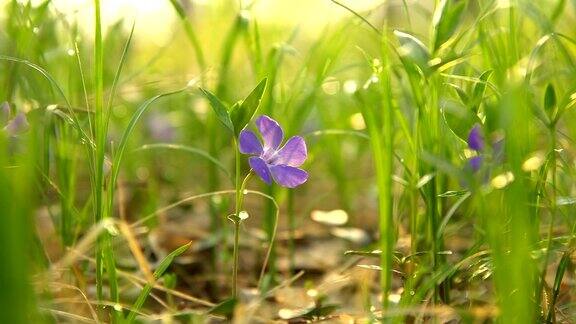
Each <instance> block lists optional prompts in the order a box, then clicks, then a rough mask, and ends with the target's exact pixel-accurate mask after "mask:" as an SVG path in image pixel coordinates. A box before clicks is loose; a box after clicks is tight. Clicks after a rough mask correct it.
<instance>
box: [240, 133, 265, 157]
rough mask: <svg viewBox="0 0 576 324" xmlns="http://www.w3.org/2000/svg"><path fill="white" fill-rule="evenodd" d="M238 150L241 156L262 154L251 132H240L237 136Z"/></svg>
mask: <svg viewBox="0 0 576 324" xmlns="http://www.w3.org/2000/svg"><path fill="white" fill-rule="evenodd" d="M239 142H240V143H239V149H240V153H242V154H255V155H260V154H262V144H260V140H259V139H258V137H257V136H256V134H254V133H253V132H251V131H249V130H245V129H244V130H242V131H241V132H240V136H239Z"/></svg>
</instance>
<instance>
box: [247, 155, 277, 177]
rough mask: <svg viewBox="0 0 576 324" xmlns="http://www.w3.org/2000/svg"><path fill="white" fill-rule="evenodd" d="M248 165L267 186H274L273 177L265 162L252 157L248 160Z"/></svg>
mask: <svg viewBox="0 0 576 324" xmlns="http://www.w3.org/2000/svg"><path fill="white" fill-rule="evenodd" d="M248 163H249V164H250V167H251V168H252V170H254V172H256V174H257V175H258V176H259V177H260V179H262V181H264V182H266V183H267V184H272V175H271V174H270V169H269V168H268V165H267V164H266V162H264V160H262V159H261V158H259V157H257V156H252V157H251V158H249V159H248Z"/></svg>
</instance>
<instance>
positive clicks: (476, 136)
mask: <svg viewBox="0 0 576 324" xmlns="http://www.w3.org/2000/svg"><path fill="white" fill-rule="evenodd" d="M468 147H469V148H471V149H473V150H474V151H481V150H482V148H484V139H483V138H482V132H481V130H480V125H478V124H476V125H474V127H472V129H471V130H470V133H469V134H468Z"/></svg>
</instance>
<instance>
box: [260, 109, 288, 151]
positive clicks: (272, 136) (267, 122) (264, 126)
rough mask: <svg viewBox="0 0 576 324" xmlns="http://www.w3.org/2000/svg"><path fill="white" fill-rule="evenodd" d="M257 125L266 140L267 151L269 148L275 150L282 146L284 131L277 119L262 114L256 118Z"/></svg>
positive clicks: (265, 148) (265, 147)
mask: <svg viewBox="0 0 576 324" xmlns="http://www.w3.org/2000/svg"><path fill="white" fill-rule="evenodd" d="M256 126H257V127H258V130H259V131H260V134H261V135H262V139H263V140H264V150H265V151H267V150H269V149H274V150H275V149H277V148H278V147H279V146H280V143H282V139H283V138H284V132H283V131H282V128H281V127H280V125H279V124H278V122H277V121H275V120H274V119H272V118H270V117H268V116H266V115H262V116H260V117H258V119H256Z"/></svg>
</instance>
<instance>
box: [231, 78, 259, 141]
mask: <svg viewBox="0 0 576 324" xmlns="http://www.w3.org/2000/svg"><path fill="white" fill-rule="evenodd" d="M267 81H268V80H267V79H266V78H264V79H263V80H262V81H260V83H258V85H257V86H256V88H254V90H252V92H250V94H249V95H248V96H247V97H246V99H244V100H243V101H242V102H240V103H236V104H234V106H232V108H230V119H231V121H232V125H234V134H235V135H236V136H238V134H240V131H241V130H242V129H244V127H246V125H247V124H248V123H249V122H250V120H251V119H252V117H254V114H256V111H257V110H258V106H259V105H260V101H261V100H262V96H263V95H264V90H265V89H266V83H267Z"/></svg>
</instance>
